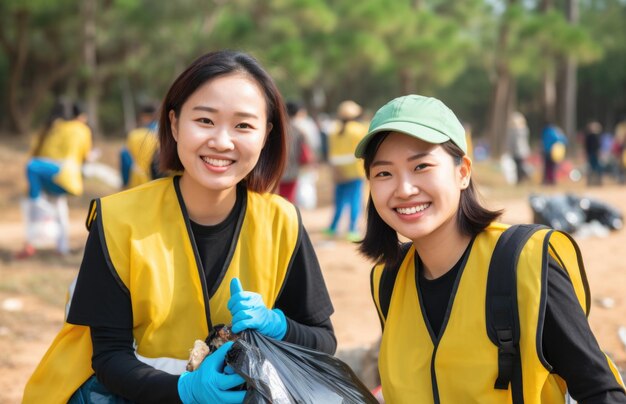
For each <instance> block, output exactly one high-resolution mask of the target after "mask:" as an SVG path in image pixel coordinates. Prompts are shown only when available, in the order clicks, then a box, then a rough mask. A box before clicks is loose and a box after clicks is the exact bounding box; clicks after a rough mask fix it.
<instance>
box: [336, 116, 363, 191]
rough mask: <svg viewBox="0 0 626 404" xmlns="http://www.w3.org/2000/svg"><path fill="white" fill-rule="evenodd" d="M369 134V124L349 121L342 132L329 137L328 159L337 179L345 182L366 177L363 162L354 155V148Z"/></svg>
mask: <svg viewBox="0 0 626 404" xmlns="http://www.w3.org/2000/svg"><path fill="white" fill-rule="evenodd" d="M366 134H367V126H366V125H364V124H362V123H361V122H356V121H349V122H347V123H346V125H345V127H344V128H343V131H342V132H341V133H338V132H337V133H333V134H331V135H330V136H329V137H328V159H329V162H330V164H331V166H332V168H333V173H334V175H335V181H338V182H345V181H351V180H355V179H360V178H365V171H364V169H363V163H362V162H361V160H360V159H357V158H356V157H354V149H356V146H357V144H358V143H359V142H360V141H361V139H363V137H364V136H365V135H366Z"/></svg>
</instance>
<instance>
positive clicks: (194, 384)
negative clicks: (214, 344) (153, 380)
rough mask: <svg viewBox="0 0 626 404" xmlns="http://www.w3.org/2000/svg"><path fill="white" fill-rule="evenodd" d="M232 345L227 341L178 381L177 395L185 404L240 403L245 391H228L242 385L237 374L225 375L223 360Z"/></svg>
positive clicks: (241, 379)
mask: <svg viewBox="0 0 626 404" xmlns="http://www.w3.org/2000/svg"><path fill="white" fill-rule="evenodd" d="M232 345H233V342H232V341H229V342H227V343H225V344H224V345H222V346H221V347H220V348H219V349H218V350H217V351H215V352H213V353H212V354H211V355H209V356H207V357H206V358H204V360H203V361H202V363H201V364H200V366H199V367H198V369H196V370H195V371H193V372H185V373H183V374H182V375H180V378H179V379H178V395H179V396H180V399H181V400H182V402H183V403H185V404H197V403H242V402H243V399H244V397H245V395H246V391H245V390H242V391H229V390H230V389H232V388H233V387H236V386H239V385H241V384H243V383H244V380H243V378H242V377H241V376H239V375H238V374H225V373H223V370H224V358H225V357H226V353H227V352H228V350H229V349H230V347H231V346H232Z"/></svg>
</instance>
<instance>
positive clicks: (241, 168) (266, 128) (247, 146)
mask: <svg viewBox="0 0 626 404" xmlns="http://www.w3.org/2000/svg"><path fill="white" fill-rule="evenodd" d="M170 120H171V129H172V133H173V136H174V139H175V140H176V143H177V151H178V155H179V158H180V160H181V162H182V164H183V166H184V167H185V171H184V173H183V178H184V180H185V182H186V183H188V184H192V183H193V184H196V185H198V186H200V187H202V188H204V189H206V190H210V191H216V192H222V191H229V190H231V189H232V188H233V187H234V186H235V185H237V183H239V182H240V181H241V180H242V179H244V178H245V177H246V176H247V175H248V174H249V173H250V171H252V169H253V168H254V166H255V165H256V163H257V161H258V159H259V156H260V154H261V150H262V149H263V146H264V144H265V139H266V137H267V134H268V133H269V132H270V130H271V124H270V123H268V118H267V103H266V100H265V97H264V94H263V91H262V89H261V88H260V87H259V85H258V84H257V83H256V81H255V80H254V79H252V78H250V77H249V76H247V75H245V74H242V73H233V74H228V75H225V76H220V77H217V78H214V79H212V80H210V81H208V82H206V83H204V84H203V85H202V86H200V87H198V89H197V90H196V91H195V92H194V93H193V94H192V95H191V96H190V97H189V98H188V99H187V101H185V103H184V104H183V106H182V108H181V111H180V114H179V116H178V117H177V116H175V114H174V111H170Z"/></svg>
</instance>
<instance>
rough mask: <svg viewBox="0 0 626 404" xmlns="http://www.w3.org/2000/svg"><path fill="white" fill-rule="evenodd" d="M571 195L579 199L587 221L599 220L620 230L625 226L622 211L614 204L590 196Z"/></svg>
mask: <svg viewBox="0 0 626 404" xmlns="http://www.w3.org/2000/svg"><path fill="white" fill-rule="evenodd" d="M570 197H571V198H576V199H577V200H578V206H580V208H581V209H582V210H583V212H585V221H586V222H588V223H589V222H593V221H597V222H599V223H600V224H602V225H603V226H606V227H608V228H609V229H610V230H619V229H621V228H622V227H624V217H623V216H622V213H621V212H620V211H619V210H617V209H616V208H614V207H613V206H610V205H609V204H607V203H604V202H601V201H598V200H596V199H592V198H588V197H582V198H580V197H576V196H574V195H571V196H570Z"/></svg>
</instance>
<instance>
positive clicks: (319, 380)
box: [226, 330, 378, 404]
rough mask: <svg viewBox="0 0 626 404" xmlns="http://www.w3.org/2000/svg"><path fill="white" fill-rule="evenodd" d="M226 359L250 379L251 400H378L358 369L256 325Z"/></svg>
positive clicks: (283, 403) (259, 403)
mask: <svg viewBox="0 0 626 404" xmlns="http://www.w3.org/2000/svg"><path fill="white" fill-rule="evenodd" d="M226 363H227V364H228V365H229V366H230V367H232V368H233V370H234V371H235V372H236V373H237V374H239V375H241V376H242V377H243V378H244V379H245V380H246V388H247V390H248V392H247V393H246V397H245V399H244V403H246V404H266V403H276V404H292V403H324V404H333V403H337V404H340V403H343V404H351V403H354V404H357V403H359V404H360V403H371V404H376V403H378V401H377V400H376V398H375V397H374V396H373V395H372V394H371V393H370V391H369V390H368V389H367V387H365V385H363V383H362V382H361V381H360V380H359V378H358V377H357V376H356V375H355V374H354V372H353V371H352V369H350V367H349V366H348V365H346V364H345V363H343V362H342V361H340V360H339V359H337V358H335V357H334V356H331V355H328V354H326V353H323V352H319V351H315V350H312V349H308V348H304V347H301V346H298V345H294V344H290V343H288V342H284V341H278V340H275V339H272V338H268V337H265V336H264V335H262V334H259V333H258V332H256V331H254V330H246V331H243V332H242V333H241V334H240V338H239V339H238V340H237V341H235V343H234V344H233V346H232V348H231V349H230V351H229V352H228V354H227V355H226Z"/></svg>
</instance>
